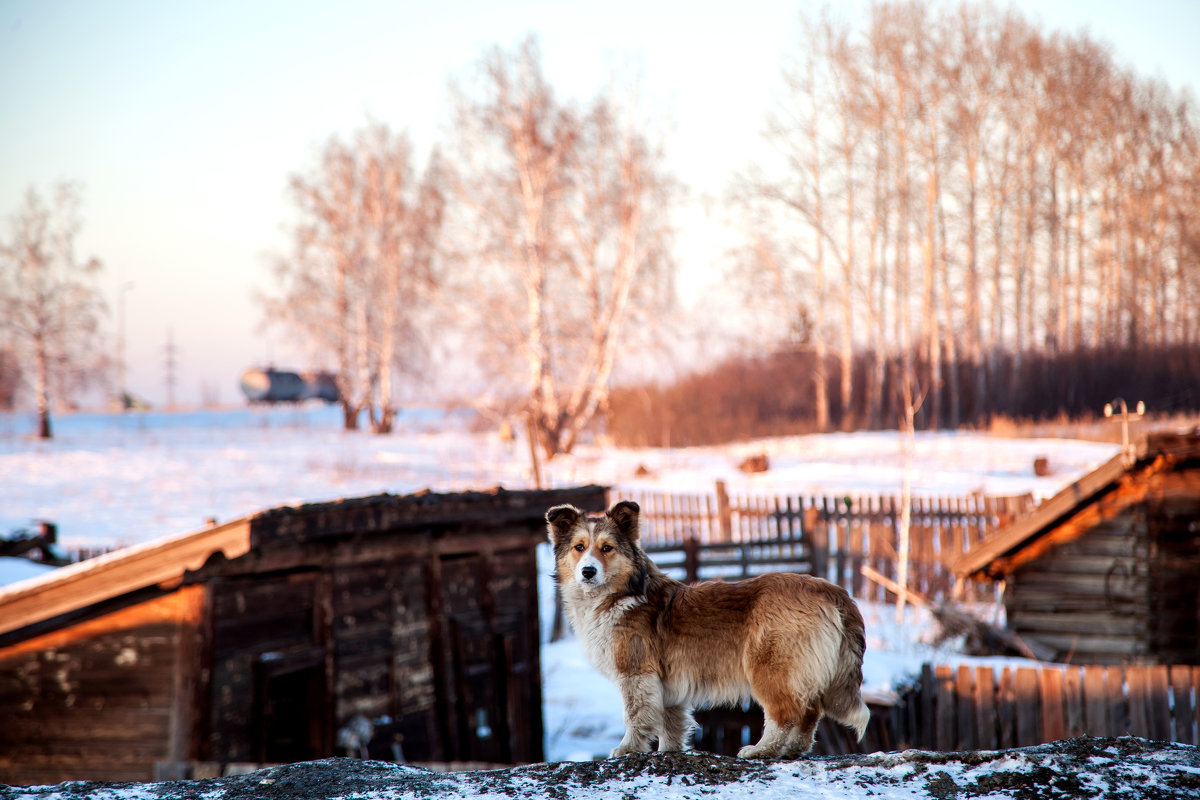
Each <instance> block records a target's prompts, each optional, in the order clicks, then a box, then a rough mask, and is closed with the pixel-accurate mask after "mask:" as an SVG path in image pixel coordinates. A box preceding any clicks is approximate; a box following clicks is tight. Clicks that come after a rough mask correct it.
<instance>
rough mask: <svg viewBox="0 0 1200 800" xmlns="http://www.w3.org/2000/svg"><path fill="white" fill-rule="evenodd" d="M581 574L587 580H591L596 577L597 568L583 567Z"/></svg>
mask: <svg viewBox="0 0 1200 800" xmlns="http://www.w3.org/2000/svg"><path fill="white" fill-rule="evenodd" d="M579 574H580V575H582V576H583V579H584V580H585V581H590V580H592V579H593V578H595V577H596V568H595V567H584V568H583V569H581V570H579Z"/></svg>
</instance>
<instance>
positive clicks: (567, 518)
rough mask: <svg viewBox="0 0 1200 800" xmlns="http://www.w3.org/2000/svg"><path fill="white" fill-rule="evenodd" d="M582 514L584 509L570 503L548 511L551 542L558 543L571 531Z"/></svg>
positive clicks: (547, 520) (547, 526) (547, 524)
mask: <svg viewBox="0 0 1200 800" xmlns="http://www.w3.org/2000/svg"><path fill="white" fill-rule="evenodd" d="M582 516H583V512H582V511H580V510H579V509H578V508H576V507H575V506H570V505H563V506H555V507H554V508H552V509H550V510H549V511H547V512H546V529H547V531H549V533H550V543H551V544H554V545H557V544H558V542H559V540H560V539H562V538H563V537H564V536H566V535H567V534H568V533H570V531H571V529H572V528H574V527H575V523H577V522H579V519H580V518H581V517H582Z"/></svg>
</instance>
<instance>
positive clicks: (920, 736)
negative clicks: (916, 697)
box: [914, 664, 937, 750]
mask: <svg viewBox="0 0 1200 800" xmlns="http://www.w3.org/2000/svg"><path fill="white" fill-rule="evenodd" d="M920 697H921V719H920V724H919V725H918V726H917V729H916V731H915V733H914V739H915V741H914V744H915V745H916V746H917V747H920V748H922V749H927V750H932V749H933V748H935V747H937V737H936V736H935V731H936V729H937V713H936V710H937V681H936V680H935V679H934V676H933V667H932V666H930V665H929V664H922V665H921V695H920Z"/></svg>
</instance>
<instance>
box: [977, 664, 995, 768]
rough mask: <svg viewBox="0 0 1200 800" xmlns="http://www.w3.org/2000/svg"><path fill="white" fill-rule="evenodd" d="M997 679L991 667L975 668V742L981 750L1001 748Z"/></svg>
mask: <svg viewBox="0 0 1200 800" xmlns="http://www.w3.org/2000/svg"><path fill="white" fill-rule="evenodd" d="M997 721H998V715H997V714H996V678H995V675H994V674H993V672H992V668H991V667H976V668H975V726H976V727H975V741H976V746H977V747H979V748H980V749H981V750H995V749H996V748H997V747H999V746H1000V745H999V739H998V736H997V729H996V728H997V725H996V723H997Z"/></svg>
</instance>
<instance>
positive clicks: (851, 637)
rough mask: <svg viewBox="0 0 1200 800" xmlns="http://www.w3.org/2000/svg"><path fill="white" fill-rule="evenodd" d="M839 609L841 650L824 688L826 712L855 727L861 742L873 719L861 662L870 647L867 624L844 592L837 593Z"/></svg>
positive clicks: (844, 723)
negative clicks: (864, 691)
mask: <svg viewBox="0 0 1200 800" xmlns="http://www.w3.org/2000/svg"><path fill="white" fill-rule="evenodd" d="M838 611H839V612H840V613H841V617H842V641H841V647H840V648H839V650H838V664H837V671H836V673H835V675H834V678H833V682H832V683H831V684H830V686H829V688H828V689H827V690H826V691H825V695H824V697H823V701H824V702H823V705H824V706H825V713H826V714H827V715H829V716H831V717H833V718H834V719H835V720H837V721H838V722H840V723H842V724H843V725H846V726H848V727H850V728H853V729H854V732H855V733H856V734H858V740H859V741H862V738H863V735H864V734H866V732H867V723H868V722H870V721H871V711H870V709H868V708H867V704H866V703H865V702H863V699H862V682H863V674H862V661H863V652H864V651H865V650H866V648H867V640H866V625H865V624H864V623H863V618H862V614H861V613H860V612H859V610H858V606H857V605H856V604H855V603H854V600H853V599H851V597H850V595H848V594H846V593H845V592H840V593H839V594H838Z"/></svg>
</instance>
